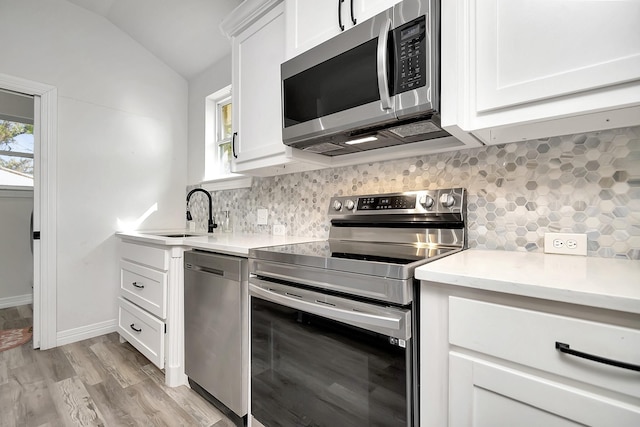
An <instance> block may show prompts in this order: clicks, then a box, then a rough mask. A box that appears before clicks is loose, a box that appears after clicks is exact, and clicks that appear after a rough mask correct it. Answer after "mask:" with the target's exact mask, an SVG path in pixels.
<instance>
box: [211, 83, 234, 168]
mask: <svg viewBox="0 0 640 427" xmlns="http://www.w3.org/2000/svg"><path fill="white" fill-rule="evenodd" d="M205 125H206V130H205V140H206V145H207V149H206V155H207V159H206V161H205V179H214V178H218V177H224V176H230V175H231V156H232V152H231V151H232V147H231V138H232V104H231V86H227V87H225V88H224V89H221V90H219V91H218V92H216V93H213V94H211V95H209V96H208V97H207V112H206V120H205Z"/></svg>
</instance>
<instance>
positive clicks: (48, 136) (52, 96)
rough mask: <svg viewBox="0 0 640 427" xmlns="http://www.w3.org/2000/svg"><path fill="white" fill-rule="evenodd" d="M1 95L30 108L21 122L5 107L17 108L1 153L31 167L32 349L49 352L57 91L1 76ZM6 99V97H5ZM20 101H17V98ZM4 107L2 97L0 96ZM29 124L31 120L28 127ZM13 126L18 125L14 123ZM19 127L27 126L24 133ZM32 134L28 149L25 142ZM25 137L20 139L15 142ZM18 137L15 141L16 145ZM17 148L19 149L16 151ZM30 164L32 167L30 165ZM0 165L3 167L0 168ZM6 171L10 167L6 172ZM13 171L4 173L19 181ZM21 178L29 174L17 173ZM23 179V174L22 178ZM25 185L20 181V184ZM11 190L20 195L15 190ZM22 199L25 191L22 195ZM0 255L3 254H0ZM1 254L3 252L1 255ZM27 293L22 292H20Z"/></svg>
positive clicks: (53, 341)
mask: <svg viewBox="0 0 640 427" xmlns="http://www.w3.org/2000/svg"><path fill="white" fill-rule="evenodd" d="M0 91H1V93H2V94H9V95H13V96H18V98H17V99H22V100H24V99H27V100H30V102H31V104H30V106H29V109H30V111H31V113H32V114H31V118H30V119H28V120H25V116H26V117H28V116H29V115H28V114H26V113H24V111H23V110H20V109H19V108H17V105H18V104H20V102H19V101H15V99H16V98H13V100H14V102H10V103H8V105H14V107H16V110H14V111H13V112H12V113H11V114H6V115H5V117H0V119H2V120H4V121H5V122H7V121H8V122H11V123H14V124H12V125H8V124H5V129H13V130H12V131H11V132H12V133H13V134H14V136H12V137H11V138H5V139H7V141H8V140H9V139H11V142H8V143H5V144H2V145H1V146H0V155H4V158H5V162H6V165H14V166H16V165H17V164H18V163H20V164H22V167H30V168H31V172H32V173H31V177H32V178H31V179H32V181H33V188H32V190H31V191H32V196H31V200H32V202H31V203H32V207H33V209H32V212H33V214H32V215H29V219H31V218H32V222H30V221H29V223H31V224H33V226H32V228H31V229H30V230H29V233H28V234H27V235H26V236H24V238H23V239H25V240H26V242H31V243H32V245H31V243H29V247H30V251H32V257H33V258H32V259H33V262H32V276H31V277H32V286H33V292H32V301H33V347H34V348H40V349H43V350H44V349H48V348H52V347H56V346H57V337H56V333H57V317H56V308H57V307H56V306H57V304H56V291H57V289H56V288H57V282H56V278H57V268H56V251H55V248H56V204H57V197H56V196H57V195H56V191H55V188H56V164H55V158H56V117H57V89H56V88H55V87H53V86H49V85H45V84H41V83H38V82H33V81H29V80H25V79H22V78H18V77H14V76H9V75H6V74H0ZM7 96H8V95H7ZM20 97H21V98H20ZM0 107H2V98H0ZM4 110H9V107H6V108H0V111H4ZM29 120H31V121H32V122H31V123H29ZM15 123H17V124H15ZM21 125H28V126H31V127H30V129H27V131H25V129H24V128H20V127H19V126H21ZM0 129H1V128H0ZM29 133H30V134H31V135H32V138H33V143H32V150H31V152H29V150H28V149H27V148H25V147H27V146H28V144H27V142H25V140H24V139H23V138H25V137H26V135H28V134H29ZM20 135H24V136H23V137H22V138H18V137H19V136H20ZM16 139H18V141H16ZM20 147H21V148H20ZM30 162H31V166H28V165H29V163H30ZM0 167H2V166H0ZM5 169H9V168H5ZM15 169H17V166H16V167H15V168H14V169H13V170H10V171H5V172H6V173H7V174H11V175H12V176H11V177H12V178H13V179H17V178H16V177H17V176H18V175H17V174H16V172H19V171H16V170H15ZM20 173H22V174H23V175H28V174H26V173H24V172H20ZM22 178H25V176H22ZM23 182H24V181H23ZM12 190H13V191H14V192H16V191H21V190H20V189H16V188H13V189H12ZM23 195H24V193H23ZM0 251H1V250H0ZM0 253H1V252H0ZM22 295H26V294H22Z"/></svg>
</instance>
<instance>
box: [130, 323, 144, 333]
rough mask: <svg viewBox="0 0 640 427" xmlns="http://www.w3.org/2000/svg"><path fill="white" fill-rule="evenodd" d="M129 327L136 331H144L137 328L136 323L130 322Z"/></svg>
mask: <svg viewBox="0 0 640 427" xmlns="http://www.w3.org/2000/svg"><path fill="white" fill-rule="evenodd" d="M129 327H130V328H131V329H133V330H134V331H136V332H142V328H140V329H137V328H136V327H135V323H132V324H130V325H129Z"/></svg>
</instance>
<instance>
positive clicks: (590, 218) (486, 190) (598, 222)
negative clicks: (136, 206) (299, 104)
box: [192, 127, 640, 259]
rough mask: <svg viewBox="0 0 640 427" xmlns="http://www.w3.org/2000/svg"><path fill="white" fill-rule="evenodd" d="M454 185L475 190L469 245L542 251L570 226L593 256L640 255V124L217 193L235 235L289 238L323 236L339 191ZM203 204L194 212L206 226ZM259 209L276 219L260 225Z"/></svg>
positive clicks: (257, 181) (283, 178) (217, 206)
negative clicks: (547, 237)
mask: <svg viewBox="0 0 640 427" xmlns="http://www.w3.org/2000/svg"><path fill="white" fill-rule="evenodd" d="M449 187H465V188H467V190H468V218H469V221H468V226H469V247H471V248H484V249H499V250H508V251H530V252H541V251H542V250H543V238H544V233H545V232H549V231H552V232H573V233H586V234H587V237H588V255H589V256H597V257H605V258H612V257H616V258H629V259H640V127H633V128H624V129H616V130H609V131H602V132H592V133H586V134H577V135H569V136H562V137H554V138H547V139H540V140H531V141H524V142H517V143H511V144H504V145H497V146H488V147H481V148H474V149H467V150H462V151H453V152H448V153H440V154H434V155H425V156H419V157H411V158H406V159H400V160H393V161H387V162H376V163H367V164H361V165H356V166H348V167H341V168H333V169H325V170H318V171H312V172H301V173H293V174H289V175H280V176H276V177H269V178H254V183H253V186H252V187H251V188H249V189H244V190H233V191H217V192H213V193H212V195H213V200H214V211H215V213H216V217H217V218H220V217H221V216H220V215H221V211H223V210H230V211H231V214H232V218H233V223H234V229H235V231H238V232H247V233H269V232H270V229H271V225H272V224H286V226H287V234H289V235H298V236H310V237H319V238H326V237H327V236H328V233H329V221H328V219H327V216H326V212H327V209H328V204H329V199H330V198H331V197H332V196H335V195H358V194H370V193H392V192H400V191H409V190H418V189H436V188H449ZM203 202H204V200H203V201H202V203H203ZM197 203H200V202H196V204H195V205H197ZM192 204H193V203H192ZM201 208H202V209H200V208H198V207H197V206H193V207H192V213H195V215H194V217H195V218H194V219H196V221H197V223H198V226H199V227H200V228H203V227H204V226H205V225H206V222H205V220H206V218H205V217H204V215H205V209H204V206H202V207H201ZM258 208H266V209H268V210H269V225H266V226H265V225H257V224H256V212H257V209H258Z"/></svg>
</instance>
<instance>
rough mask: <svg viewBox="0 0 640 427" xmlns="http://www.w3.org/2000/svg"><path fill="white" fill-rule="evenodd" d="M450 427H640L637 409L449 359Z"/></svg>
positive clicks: (469, 360)
mask: <svg viewBox="0 0 640 427" xmlns="http://www.w3.org/2000/svg"><path fill="white" fill-rule="evenodd" d="M449 381H450V395H449V398H450V399H451V401H452V402H455V405H452V406H450V408H449V425H450V426H460V427H463V426H464V427H471V426H474V427H497V426H505V427H506V426H518V427H540V426H545V427H564V426H567V427H568V426H584V425H587V426H603V427H605V426H606V427H608V426H612V425H615V426H629V427H631V426H638V425H640V424H639V423H640V412H638V408H637V407H634V406H633V405H628V404H625V403H624V402H622V401H619V400H615V399H610V398H607V397H605V396H603V395H599V394H596V393H592V392H588V391H586V390H585V389H583V388H580V387H574V386H569V385H567V384H564V383H561V382H555V381H551V380H549V379H547V378H545V376H536V375H531V374H528V373H526V372H523V371H521V370H518V369H510V368H508V367H506V366H504V365H502V364H496V363H490V362H487V361H486V360H482V359H479V358H474V357H469V356H467V355H464V354H460V353H457V352H450V353H449Z"/></svg>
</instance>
